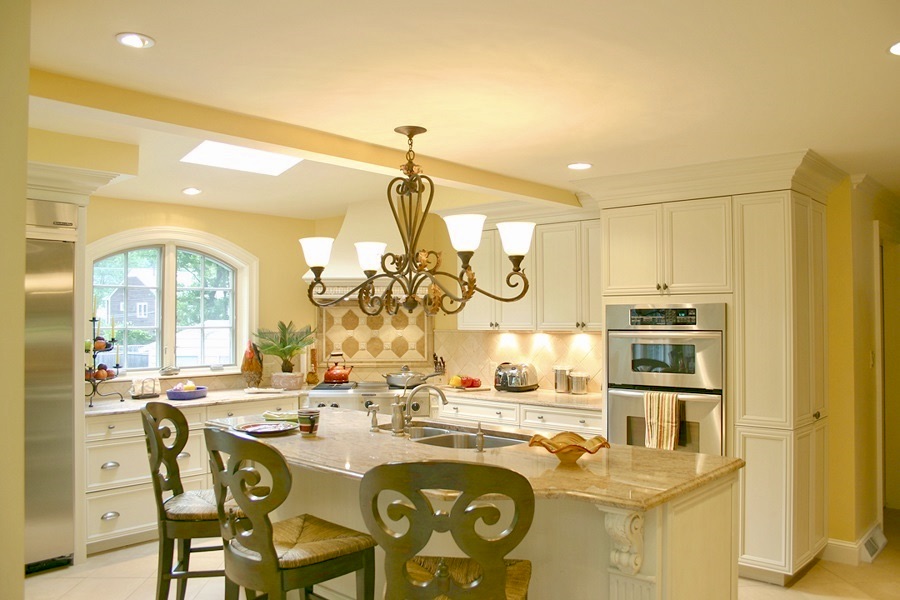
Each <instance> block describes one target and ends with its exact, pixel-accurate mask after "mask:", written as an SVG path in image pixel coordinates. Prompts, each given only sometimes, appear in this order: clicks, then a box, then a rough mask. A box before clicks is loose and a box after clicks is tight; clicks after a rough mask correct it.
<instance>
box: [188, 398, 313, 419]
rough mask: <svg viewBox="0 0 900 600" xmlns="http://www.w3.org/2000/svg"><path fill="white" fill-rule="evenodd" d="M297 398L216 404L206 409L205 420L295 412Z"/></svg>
mask: <svg viewBox="0 0 900 600" xmlns="http://www.w3.org/2000/svg"><path fill="white" fill-rule="evenodd" d="M297 408H298V404H297V398H275V399H269V400H257V401H255V402H229V403H228V404H218V405H216V406H210V407H208V408H207V409H206V418H207V419H221V418H224V417H246V416H250V415H260V414H262V413H264V412H266V411H267V410H274V411H284V410H297Z"/></svg>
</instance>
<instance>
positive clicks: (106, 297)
mask: <svg viewBox="0 0 900 600" xmlns="http://www.w3.org/2000/svg"><path fill="white" fill-rule="evenodd" d="M161 262H162V249H161V248H159V247H148V248H136V249H133V250H128V251H126V252H121V253H119V254H115V255H113V256H108V257H105V258H103V259H102V260H99V261H97V262H95V263H94V281H93V284H94V286H93V295H94V306H93V307H92V310H93V311H94V313H95V314H96V316H97V319H98V327H99V331H98V335H103V336H104V337H105V338H106V339H107V340H109V339H111V338H113V337H115V339H116V349H114V350H111V351H109V352H104V353H102V354H101V355H98V357H97V360H98V362H101V363H105V364H107V365H109V366H112V365H115V364H116V363H117V362H118V363H119V364H120V365H122V366H123V367H127V368H130V369H140V368H157V369H158V368H159V362H160V347H159V343H158V339H159V319H160V300H159V285H160V275H161V268H160V265H161ZM126 274H127V276H126ZM113 323H115V335H113V332H112V326H113Z"/></svg>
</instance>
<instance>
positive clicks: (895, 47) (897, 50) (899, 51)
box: [888, 42, 900, 56]
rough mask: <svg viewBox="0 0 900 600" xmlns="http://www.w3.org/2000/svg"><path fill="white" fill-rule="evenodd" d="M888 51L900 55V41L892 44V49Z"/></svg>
mask: <svg viewBox="0 0 900 600" xmlns="http://www.w3.org/2000/svg"><path fill="white" fill-rule="evenodd" d="M888 52H890V53H891V54H896V55H897V56H900V42H897V43H896V44H894V45H893V46H891V47H890V49H889V50H888Z"/></svg>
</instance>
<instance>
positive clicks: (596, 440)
mask: <svg viewBox="0 0 900 600" xmlns="http://www.w3.org/2000/svg"><path fill="white" fill-rule="evenodd" d="M528 445H529V446H542V447H543V448H544V449H545V450H547V451H548V452H549V453H550V454H552V455H554V456H555V457H556V458H558V459H559V462H561V463H563V464H575V462H576V461H577V460H578V459H579V458H581V455H582V454H585V453H588V454H594V453H595V452H597V450H599V449H600V448H609V442H607V441H606V438H605V437H603V436H602V435H596V436H594V437H592V438H591V439H589V440H586V439H584V438H583V437H581V436H580V435H578V434H577V433H575V432H572V431H564V432H562V433H557V434H556V435H554V436H553V437H552V438H546V437H544V436H542V435H540V434H537V435H534V436H533V437H532V438H531V441H529V442H528Z"/></svg>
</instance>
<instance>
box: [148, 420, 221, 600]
mask: <svg viewBox="0 0 900 600" xmlns="http://www.w3.org/2000/svg"><path fill="white" fill-rule="evenodd" d="M141 420H142V421H143V423H144V432H145V433H146V435H147V451H148V452H149V455H148V456H149V459H150V477H151V478H152V480H153V492H154V496H155V499H156V516H157V521H158V524H159V567H158V569H157V574H156V598H157V600H167V599H168V597H169V587H170V585H171V583H172V580H173V579H174V580H176V581H177V582H178V584H177V592H178V600H184V595H185V592H186V591H187V580H188V578H192V577H221V576H223V575H224V574H225V572H224V571H221V570H218V571H190V570H189V567H190V559H191V553H193V552H211V551H215V550H221V549H222V546H209V547H201V548H191V540H194V539H197V538H217V537H219V520H218V515H217V512H216V498H215V493H214V492H213V491H212V490H189V491H185V490H184V486H183V485H182V483H181V471H180V469H179V467H178V455H179V454H180V453H181V452H182V450H184V446H185V444H187V441H188V434H189V433H190V431H189V429H188V423H187V419H185V418H184V414H182V412H181V411H180V410H178V409H177V408H175V407H174V406H171V405H169V404H166V403H164V402H148V403H147V405H146V406H145V407H144V408H142V409H141ZM170 494H171V496H170ZM176 545H177V548H178V563H177V564H176V565H175V566H174V567H173V566H172V561H173V558H174V557H173V555H174V552H175V548H176Z"/></svg>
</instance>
